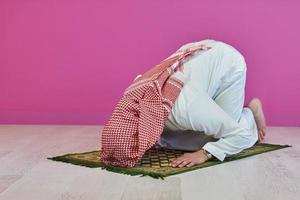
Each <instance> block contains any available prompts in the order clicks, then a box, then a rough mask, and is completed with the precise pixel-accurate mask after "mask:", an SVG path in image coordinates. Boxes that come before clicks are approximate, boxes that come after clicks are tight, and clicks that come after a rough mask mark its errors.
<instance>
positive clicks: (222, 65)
mask: <svg viewBox="0 0 300 200" xmlns="http://www.w3.org/2000/svg"><path fill="white" fill-rule="evenodd" d="M198 44H206V45H207V46H210V47H212V48H211V49H209V50H207V51H205V52H200V53H196V54H195V55H194V56H193V57H192V58H191V59H187V60H186V61H184V70H183V74H184V79H183V80H184V87H183V88H182V90H181V92H180V94H179V96H178V97H177V99H176V101H175V104H174V106H173V107H172V110H171V111H170V113H169V116H168V119H167V120H166V122H165V126H164V132H163V133H162V135H161V138H160V140H159V141H158V144H159V145H160V146H162V147H167V148H171V149H181V150H192V151H196V150H199V149H200V148H203V149H205V150H207V151H208V152H210V153H211V154H212V155H213V156H214V157H216V158H217V159H219V160H221V161H223V160H224V159H225V157H226V156H230V155H234V154H237V153H239V152H241V151H242V150H244V149H246V148H249V147H251V146H253V145H254V144H255V142H256V141H257V139H258V131H257V127H256V124H255V120H254V117H253V114H252V112H251V110H250V109H249V108H247V107H245V108H244V107H243V106H244V98H245V97H244V96H245V92H244V90H245V81H246V63H245V59H244V57H243V56H242V55H241V53H239V52H238V51H237V50H236V49H235V48H234V47H232V46H230V45H228V44H226V43H224V42H221V41H215V40H202V41H199V42H193V43H189V44H186V45H183V46H182V47H181V48H180V49H179V50H178V51H180V50H184V49H186V48H190V47H193V46H194V45H198ZM178 51H176V52H178ZM176 52H175V53H176ZM177 73H178V72H177Z"/></svg>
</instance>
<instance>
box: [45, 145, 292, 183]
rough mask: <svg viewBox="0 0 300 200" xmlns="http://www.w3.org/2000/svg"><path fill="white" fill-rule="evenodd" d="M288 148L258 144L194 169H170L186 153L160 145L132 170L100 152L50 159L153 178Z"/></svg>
mask: <svg viewBox="0 0 300 200" xmlns="http://www.w3.org/2000/svg"><path fill="white" fill-rule="evenodd" d="M286 147H291V146H290V145H278V144H267V143H256V144H255V145H254V146H253V147H251V148H249V149H246V150H244V151H242V152H240V153H239V154H236V155H233V156H230V157H227V158H225V160H224V161H223V162H221V161H219V160H217V159H212V160H209V161H207V162H205V163H203V164H198V165H194V166H192V167H182V168H179V167H170V166H169V163H170V162H171V161H172V160H174V159H176V158H177V157H179V156H181V155H182V154H184V153H186V152H191V151H182V150H173V149H166V148H162V147H160V146H159V145H157V144H156V145H154V146H153V147H151V148H150V149H149V150H147V151H146V152H145V154H144V156H143V157H142V159H141V160H140V161H139V162H138V163H137V164H136V165H135V166H134V167H132V168H125V167H118V166H113V165H105V164H104V163H101V162H100V154H101V152H100V151H90V152H84V153H72V154H66V155H62V156H57V157H52V158H48V159H51V160H55V161H62V162H66V163H72V164H75V165H80V166H86V167H91V168H95V167H101V168H102V169H106V170H108V171H113V172H117V173H122V174H129V175H133V176H134V175H141V176H146V175H148V176H151V177H153V178H161V179H164V178H163V177H167V176H170V175H174V174H180V173H183V172H187V171H192V170H196V169H199V168H204V167H209V166H213V165H217V164H221V163H225V162H229V161H233V160H238V159H241V158H245V157H249V156H253V155H257V154H261V153H264V152H268V151H274V150H277V149H282V148H286Z"/></svg>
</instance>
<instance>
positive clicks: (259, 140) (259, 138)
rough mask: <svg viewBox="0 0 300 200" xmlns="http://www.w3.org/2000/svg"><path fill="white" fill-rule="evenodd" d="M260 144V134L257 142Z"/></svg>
mask: <svg viewBox="0 0 300 200" xmlns="http://www.w3.org/2000/svg"><path fill="white" fill-rule="evenodd" d="M257 142H258V143H260V142H261V137H260V134H259V133H258V141H257Z"/></svg>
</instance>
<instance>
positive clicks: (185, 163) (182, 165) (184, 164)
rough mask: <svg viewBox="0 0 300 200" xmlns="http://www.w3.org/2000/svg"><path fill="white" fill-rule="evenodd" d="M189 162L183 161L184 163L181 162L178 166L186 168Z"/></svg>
mask: <svg viewBox="0 0 300 200" xmlns="http://www.w3.org/2000/svg"><path fill="white" fill-rule="evenodd" d="M190 162H191V161H187V160H185V161H182V163H181V164H180V165H179V167H184V166H186V165H187V164H189V163H190Z"/></svg>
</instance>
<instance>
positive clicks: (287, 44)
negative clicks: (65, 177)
mask: <svg viewBox="0 0 300 200" xmlns="http://www.w3.org/2000/svg"><path fill="white" fill-rule="evenodd" d="M242 2H243V3H242ZM299 10H300V3H299V1H296V0H294V1H293V0H286V1H279V0H270V1H267V0H266V1H261V0H252V1H247V2H246V1H240V0H231V1H228V0H227V1H215V0H209V1H200V0H187V1H179V0H178V1H175V0H164V1H138V0H122V1H121V0H120V1H112V0H101V1H100V0H60V1H58V0H56V1H55V0H51V1H50V0H47V1H46V0H1V1H0V123H2V124H5V123H13V124H15V123H26V124H27V123H30V124H31V123H34V124H104V123H105V122H106V120H107V119H108V117H109V116H110V114H111V112H112V110H113V108H114V106H115V104H116V103H117V101H118V100H119V99H120V98H121V95H122V93H123V91H124V89H125V88H126V87H127V86H128V84H129V83H130V82H131V81H132V79H133V78H134V77H135V76H136V75H137V74H138V73H142V72H144V71H145V70H147V69H149V68H150V67H152V66H153V65H155V64H157V63H158V62H160V61H161V60H162V59H164V58H166V57H167V56H169V55H170V54H171V53H172V52H174V51H175V50H176V49H177V48H179V47H180V46H181V45H183V44H185V43H188V42H192V41H198V40H202V39H206V38H211V39H216V40H222V41H224V42H227V43H230V44H232V45H233V46H235V47H236V48H237V49H239V50H240V51H241V52H242V53H243V54H244V56H245V58H246V62H247V64H248V77H247V88H246V89H247V101H248V100H249V99H250V98H251V97H254V96H258V97H260V98H261V99H262V101H263V103H264V106H265V111H266V117H267V120H268V124H269V125H291V126H299V125H300V106H299V104H298V102H299V100H300V86H299V79H300V64H299V62H298V60H297V59H298V58H299V57H300V55H299V52H300V26H299V19H300V12H299Z"/></svg>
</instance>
